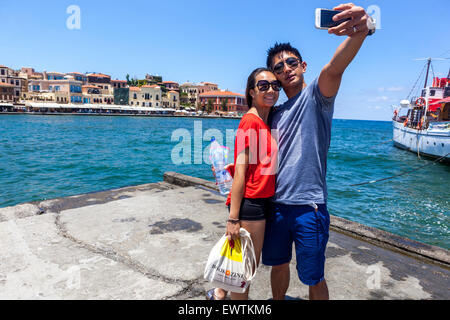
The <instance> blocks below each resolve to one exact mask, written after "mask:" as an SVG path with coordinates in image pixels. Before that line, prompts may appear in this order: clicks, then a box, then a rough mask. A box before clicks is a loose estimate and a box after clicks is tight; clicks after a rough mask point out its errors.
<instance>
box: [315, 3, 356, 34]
mask: <svg viewBox="0 0 450 320" xmlns="http://www.w3.org/2000/svg"><path fill="white" fill-rule="evenodd" d="M339 12H342V11H337V10H329V9H322V8H317V9H316V28H317V29H329V28H332V27H336V26H337V25H339V24H341V23H342V22H344V21H348V20H350V19H351V18H346V19H341V20H338V21H333V16H334V15H336V14H338V13H339Z"/></svg>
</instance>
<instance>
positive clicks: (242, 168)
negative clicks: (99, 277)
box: [226, 148, 249, 240]
mask: <svg viewBox="0 0 450 320" xmlns="http://www.w3.org/2000/svg"><path fill="white" fill-rule="evenodd" d="M248 164H249V149H248V148H247V149H245V151H244V152H241V153H240V154H239V155H238V156H237V158H236V164H235V169H234V170H235V171H234V179H233V185H232V186H231V203H230V215H229V217H228V219H230V220H239V210H240V207H241V203H242V199H243V198H244V194H245V174H246V173H247V169H248ZM240 228H241V224H240V222H239V221H237V222H235V223H233V222H227V232H226V235H227V236H228V240H231V239H233V240H234V239H236V238H238V237H239V229H240Z"/></svg>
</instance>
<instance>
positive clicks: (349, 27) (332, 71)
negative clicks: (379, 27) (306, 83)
mask: <svg viewBox="0 0 450 320" xmlns="http://www.w3.org/2000/svg"><path fill="white" fill-rule="evenodd" d="M333 10H341V11H342V12H340V13H338V14H337V15H335V16H334V17H333V20H334V21H337V20H340V19H345V18H351V20H348V21H345V22H343V23H341V24H340V25H338V26H336V27H334V28H330V29H328V33H333V34H335V35H338V36H348V37H347V39H345V41H344V42H342V43H341V44H340V45H339V47H338V48H337V50H336V52H335V53H334V56H333V58H332V59H331V61H330V62H329V63H328V64H327V65H326V66H325V67H324V68H323V69H322V71H321V73H320V76H319V89H320V93H321V94H322V95H323V96H325V97H332V96H334V95H335V94H336V93H337V92H338V90H339V86H340V84H341V79H342V75H343V74H344V71H345V69H346V68H347V66H348V65H349V64H350V62H352V60H353V58H354V57H355V56H356V54H357V53H358V51H359V49H360V48H361V45H362V44H363V42H364V39H365V38H366V36H367V34H368V33H369V27H368V25H367V21H368V19H370V17H369V15H368V14H367V13H366V11H365V10H364V8H362V7H358V6H355V5H354V4H353V3H348V4H341V5H339V6H337V7H334V8H333Z"/></svg>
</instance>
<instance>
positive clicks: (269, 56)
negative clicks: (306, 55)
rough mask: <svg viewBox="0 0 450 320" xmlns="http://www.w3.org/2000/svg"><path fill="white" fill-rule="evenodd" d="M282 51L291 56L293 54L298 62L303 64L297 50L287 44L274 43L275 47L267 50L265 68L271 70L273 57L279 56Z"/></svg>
mask: <svg viewBox="0 0 450 320" xmlns="http://www.w3.org/2000/svg"><path fill="white" fill-rule="evenodd" d="M282 51H287V52H290V53H292V54H294V55H295V56H296V57H297V58H299V59H300V62H303V59H302V56H301V55H300V52H298V50H297V49H295V48H294V47H293V46H291V44H290V43H289V42H287V43H278V42H276V43H275V45H274V46H273V47H272V48H270V49H269V50H267V62H266V65H267V68H269V69H272V60H273V57H275V55H277V54H279V53H280V52H282Z"/></svg>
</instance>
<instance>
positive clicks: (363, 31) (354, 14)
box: [328, 3, 371, 38]
mask: <svg viewBox="0 0 450 320" xmlns="http://www.w3.org/2000/svg"><path fill="white" fill-rule="evenodd" d="M333 10H338V11H342V12H340V13H338V14H336V15H335V16H333V21H338V20H341V19H348V18H350V20H348V21H344V22H342V23H341V24H339V25H338V26H336V27H332V28H329V29H328V33H330V34H335V35H338V36H349V37H351V38H353V37H362V36H366V35H367V34H368V33H369V26H368V20H369V19H371V18H370V16H369V15H368V14H367V13H366V10H364V8H362V7H359V6H355V5H354V4H353V3H347V4H340V5H338V6H337V7H334V8H333Z"/></svg>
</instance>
